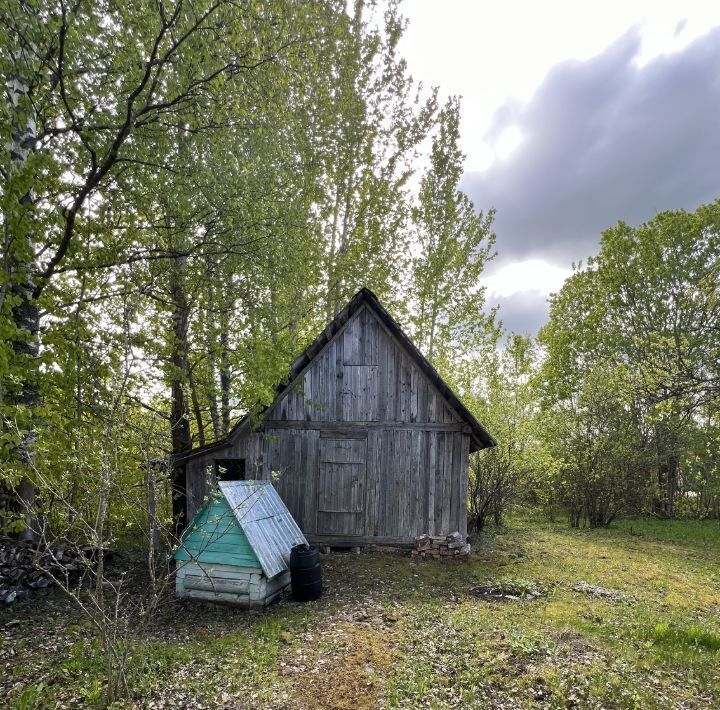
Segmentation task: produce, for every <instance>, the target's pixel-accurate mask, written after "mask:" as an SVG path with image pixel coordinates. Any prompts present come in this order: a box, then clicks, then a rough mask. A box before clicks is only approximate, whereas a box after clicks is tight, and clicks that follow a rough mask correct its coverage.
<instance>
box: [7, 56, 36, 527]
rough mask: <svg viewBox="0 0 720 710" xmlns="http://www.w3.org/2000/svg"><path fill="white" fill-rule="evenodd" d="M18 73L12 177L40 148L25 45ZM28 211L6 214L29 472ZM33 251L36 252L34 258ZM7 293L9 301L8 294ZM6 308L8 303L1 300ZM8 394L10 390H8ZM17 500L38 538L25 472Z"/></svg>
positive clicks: (27, 207) (12, 85)
mask: <svg viewBox="0 0 720 710" xmlns="http://www.w3.org/2000/svg"><path fill="white" fill-rule="evenodd" d="M13 59H14V69H15V70H16V71H17V73H16V74H14V75H13V74H11V75H10V76H7V77H5V80H6V87H7V97H8V104H9V109H10V114H11V117H12V118H11V126H12V128H11V141H10V143H8V144H6V148H7V149H8V151H9V152H10V158H11V162H12V167H11V175H15V174H17V173H19V172H21V171H22V170H23V169H24V168H25V165H26V163H27V160H28V157H29V156H30V154H31V153H32V152H33V151H34V150H35V145H36V140H37V135H36V132H35V119H34V111H33V107H32V104H31V102H30V101H29V93H30V82H29V80H28V79H26V78H25V77H24V76H22V75H21V72H22V70H23V69H24V70H25V73H26V74H27V75H30V72H31V69H32V66H33V64H34V61H33V57H32V56H31V55H30V53H29V52H28V51H27V50H25V49H24V48H23V49H19V50H17V51H16V52H15V53H14V54H13ZM18 207H19V213H24V212H25V211H32V210H33V208H34V198H33V195H32V192H31V191H30V190H28V191H27V192H25V193H24V194H23V195H22V197H21V198H20V200H19V205H18ZM24 216H25V215H24V214H16V215H15V216H14V217H13V216H12V215H10V216H7V215H6V217H5V219H6V224H5V227H6V229H8V228H9V233H8V234H7V235H6V236H7V237H8V252H7V253H6V254H5V258H6V262H5V263H6V269H7V271H8V273H7V276H8V277H9V282H10V283H11V284H12V286H11V288H10V292H11V294H12V296H13V299H14V300H15V301H16V303H15V305H14V306H13V308H12V319H13V323H14V325H15V329H16V331H15V332H16V335H15V337H14V339H13V354H14V356H15V362H16V364H17V366H18V370H19V371H20V373H21V384H20V388H19V390H16V391H14V392H13V393H12V394H11V400H12V401H13V403H14V404H16V405H21V406H22V407H23V408H24V409H25V412H26V414H27V415H28V416H27V417H26V418H25V421H24V422H23V423H22V431H21V435H20V440H19V442H18V443H17V445H16V447H15V450H14V453H15V455H16V456H17V459H18V461H19V462H20V464H21V465H22V466H23V467H24V468H25V470H26V471H29V470H30V467H31V465H32V463H33V459H34V456H35V443H36V431H35V426H36V425H35V421H34V419H35V416H34V414H35V413H34V410H35V409H36V408H37V405H38V404H39V401H40V394H39V388H38V383H37V379H36V378H37V360H38V355H39V352H40V343H39V337H38V335H39V332H40V311H39V309H38V305H37V302H36V300H35V297H34V293H35V287H36V284H35V282H34V274H35V271H36V264H35V263H34V261H33V260H32V259H33V257H32V255H33V253H34V248H33V244H32V234H31V233H29V232H28V231H27V228H26V227H25V226H24V225H25V224H27V222H28V221H30V220H27V219H23V217H24ZM29 255H30V256H29ZM5 295H6V294H5V293H3V300H4V298H5ZM1 305H2V307H4V305H5V304H4V303H3V304H1ZM2 394H3V395H4V394H5V393H4V392H3V393H2ZM16 496H17V503H18V504H19V506H20V508H21V510H22V511H23V515H24V522H25V526H26V527H25V531H24V532H23V533H21V535H20V536H21V538H23V539H34V538H35V537H36V536H35V527H36V521H35V513H36V511H35V507H36V495H35V487H34V486H33V484H32V483H31V482H30V480H29V478H28V477H27V476H23V478H22V480H21V481H20V484H19V486H18V487H17V490H16Z"/></svg>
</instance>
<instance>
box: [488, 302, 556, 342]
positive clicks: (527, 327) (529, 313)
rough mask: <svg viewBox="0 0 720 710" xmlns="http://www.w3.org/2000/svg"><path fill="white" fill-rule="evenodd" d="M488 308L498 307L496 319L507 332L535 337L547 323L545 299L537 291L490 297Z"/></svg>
mask: <svg viewBox="0 0 720 710" xmlns="http://www.w3.org/2000/svg"><path fill="white" fill-rule="evenodd" d="M487 305H488V306H499V307H500V310H499V313H498V317H499V318H500V320H501V321H502V324H503V327H504V328H505V330H507V331H508V332H512V333H517V334H518V335H533V336H534V335H536V334H537V332H538V330H540V327H541V326H542V325H544V324H545V323H546V321H547V315H548V303H547V297H546V296H545V295H544V294H542V293H540V292H538V291H519V292H518V293H513V294H512V295H511V296H491V297H490V298H488V304H487Z"/></svg>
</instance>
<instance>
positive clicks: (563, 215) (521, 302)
mask: <svg viewBox="0 0 720 710" xmlns="http://www.w3.org/2000/svg"><path fill="white" fill-rule="evenodd" d="M404 12H405V15H406V16H407V18H408V20H409V27H408V30H407V34H406V37H405V38H404V39H403V44H402V46H401V51H402V53H403V54H404V56H405V57H406V58H407V60H408V64H409V67H410V70H411V72H412V74H413V75H414V76H415V77H416V78H417V79H419V80H421V81H422V82H423V83H425V84H427V85H438V86H440V88H441V91H442V93H443V94H444V95H449V94H459V95H461V96H462V97H463V127H462V133H463V143H462V145H463V149H464V151H465V153H466V155H467V159H466V174H465V176H464V179H463V185H462V187H463V189H464V190H465V191H466V192H467V193H468V194H469V195H470V196H471V198H472V199H473V201H474V202H475V205H476V206H477V207H478V208H480V209H482V210H487V209H488V208H489V207H491V206H492V207H495V208H496V210H497V215H496V221H495V232H496V234H497V249H498V252H499V254H498V257H497V259H496V261H495V262H494V263H493V264H492V266H491V267H490V269H489V270H488V272H487V278H486V280H485V282H486V285H487V286H488V300H489V301H490V302H491V303H493V304H500V307H501V315H502V317H503V320H504V321H505V323H506V325H507V326H508V327H509V328H511V329H513V330H516V331H521V332H522V331H524V332H531V333H534V332H535V331H536V330H537V328H538V327H539V326H540V325H541V324H542V323H543V322H544V320H545V318H546V315H547V304H546V298H547V296H548V294H549V293H551V292H553V291H556V290H557V289H558V288H559V287H560V286H561V284H562V281H563V279H564V278H565V277H566V276H567V275H568V273H569V272H570V267H571V264H572V263H573V262H577V261H578V260H580V259H585V258H587V256H589V255H590V254H592V253H593V252H595V251H596V249H597V243H598V238H599V235H600V232H601V231H602V230H603V229H604V228H606V227H609V226H611V225H613V224H615V223H616V222H617V221H618V220H620V219H622V220H624V221H626V222H630V223H638V222H642V221H644V220H645V219H648V218H649V217H651V216H652V215H653V214H654V213H655V212H657V211H658V210H664V209H676V208H680V207H683V208H686V209H694V208H695V207H696V206H697V205H699V204H702V203H703V202H708V201H710V200H713V199H714V198H716V197H720V3H716V2H709V1H708V0H705V1H704V2H693V1H688V0H685V1H684V2H682V3H679V2H672V3H671V2H658V1H657V0H655V1H654V2H648V1H640V0H638V1H636V0H624V1H622V2H614V1H607V0H606V1H605V2H603V3H580V2H577V1H572V2H566V1H562V0H545V1H544V2H542V3H531V2H512V1H507V2H504V3H492V4H490V3H482V2H479V1H478V0H442V1H440V0H407V1H406V3H405V5H404Z"/></svg>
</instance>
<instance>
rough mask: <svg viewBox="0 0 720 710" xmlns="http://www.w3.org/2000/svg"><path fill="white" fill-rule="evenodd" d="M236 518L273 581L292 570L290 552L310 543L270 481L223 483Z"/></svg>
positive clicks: (222, 487)
mask: <svg viewBox="0 0 720 710" xmlns="http://www.w3.org/2000/svg"><path fill="white" fill-rule="evenodd" d="M218 486H219V487H220V491H221V493H222V494H223V495H224V496H225V500H227V502H228V505H229V506H230V509H231V510H232V511H233V513H234V515H235V519H236V520H237V521H238V524H239V525H240V527H241V528H242V530H243V532H244V533H245V535H246V537H247V539H248V542H249V543H250V546H251V547H252V549H253V551H254V552H255V554H256V555H257V558H258V561H259V562H260V566H261V567H262V570H263V572H264V573H265V576H266V577H267V578H268V579H271V578H272V577H274V576H275V575H277V574H280V573H281V572H284V571H285V570H287V569H288V568H289V564H290V549H291V548H292V547H294V546H295V545H302V544H307V540H306V539H305V536H304V535H303V534H302V531H301V530H300V528H299V527H298V525H297V523H296V522H295V520H294V518H293V517H292V515H290V511H289V510H288V509H287V508H286V507H285V503H283V502H282V500H281V499H280V496H279V495H278V493H277V491H276V490H275V489H274V488H273V486H272V483H270V481H220V482H219V483H218Z"/></svg>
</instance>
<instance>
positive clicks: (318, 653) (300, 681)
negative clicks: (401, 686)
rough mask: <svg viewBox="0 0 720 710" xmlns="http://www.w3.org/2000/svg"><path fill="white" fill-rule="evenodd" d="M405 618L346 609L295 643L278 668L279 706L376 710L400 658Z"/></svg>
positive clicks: (373, 609) (378, 609) (376, 609)
mask: <svg viewBox="0 0 720 710" xmlns="http://www.w3.org/2000/svg"><path fill="white" fill-rule="evenodd" d="M399 621H400V616H399V615H398V613H397V611H396V610H387V609H384V608H382V607H380V606H374V605H373V606H366V607H359V608H356V609H354V610H350V611H349V610H347V609H343V610H342V612H341V613H336V614H333V615H331V616H330V617H329V618H328V619H327V620H326V621H324V622H323V623H322V624H321V625H320V626H319V627H318V628H316V629H315V630H313V631H312V632H308V633H306V634H304V635H303V637H302V639H301V640H300V641H299V643H298V640H293V639H290V638H288V639H287V641H288V642H290V643H291V644H292V647H291V648H289V649H288V651H287V653H286V654H284V656H283V658H282V660H281V662H280V664H279V669H278V676H279V680H280V682H281V687H282V690H281V693H280V695H281V697H280V698H279V701H280V702H279V704H278V707H293V708H302V709H303V710H305V709H307V710H318V709H319V710H371V709H374V708H378V707H382V701H381V696H382V690H383V687H384V684H385V680H386V678H387V675H388V673H389V671H390V669H391V668H392V664H393V660H394V658H395V655H396V651H395V641H394V637H395V635H396V634H397V632H398V626H399Z"/></svg>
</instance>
